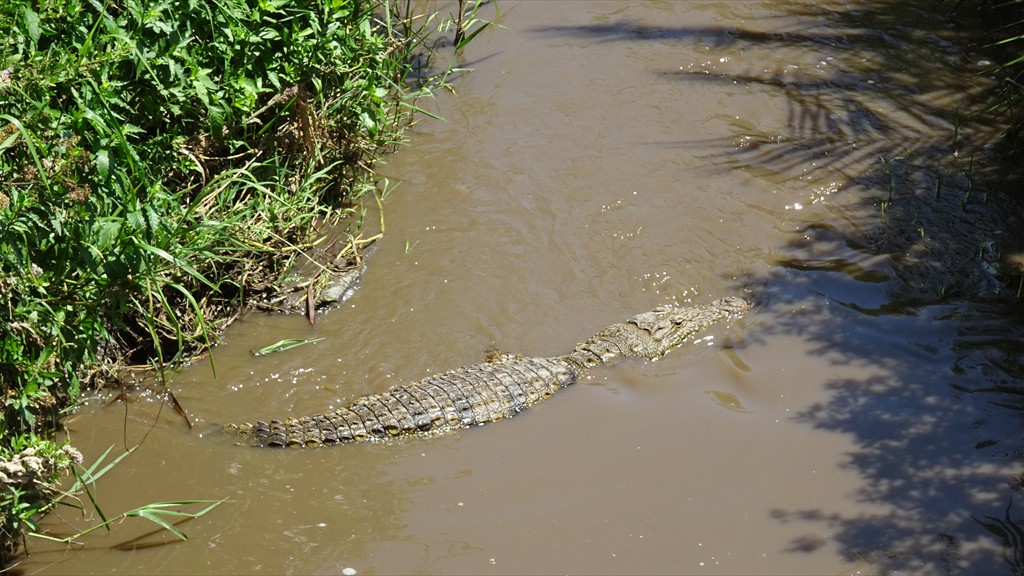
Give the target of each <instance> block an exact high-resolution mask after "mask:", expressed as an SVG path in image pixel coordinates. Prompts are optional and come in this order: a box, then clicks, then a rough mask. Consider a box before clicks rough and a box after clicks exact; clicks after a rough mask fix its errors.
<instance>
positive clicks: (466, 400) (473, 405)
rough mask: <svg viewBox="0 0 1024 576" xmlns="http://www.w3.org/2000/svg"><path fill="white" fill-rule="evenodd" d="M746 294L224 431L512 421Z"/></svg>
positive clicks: (310, 440) (660, 312) (717, 314)
mask: <svg viewBox="0 0 1024 576" xmlns="http://www.w3.org/2000/svg"><path fill="white" fill-rule="evenodd" d="M747 309H748V304H747V302H746V301H744V300H743V299H741V298H734V297H730V298H723V299H721V300H716V301H715V302H713V303H712V304H709V305H703V306H689V307H686V308H676V307H670V306H663V307H659V308H655V309H654V310H652V311H650V312H645V313H643V314H637V315H636V316H634V317H633V318H630V319H629V320H627V321H626V322H621V323H618V324H613V325H611V326H609V327H608V328H605V329H604V330H602V331H600V332H598V333H597V334H596V335H595V336H594V337H593V338H590V339H589V340H587V341H586V342H583V343H582V344H579V345H577V346H576V348H575V350H573V351H572V352H571V353H569V354H567V355H565V356H560V357H557V358H527V357H525V356H519V355H514V354H497V353H495V354H491V355H489V356H488V358H487V361H486V362H484V363H482V364H476V365H473V366H467V367H465V368H459V369H457V370H452V371H449V372H445V373H443V374H437V375H434V376H429V377H427V378H424V379H423V380H420V381H418V382H412V383H410V384H402V385H400V386H395V387H393V388H391V389H390V390H388V391H387V392H383V393H380V394H373V395H370V396H363V397H362V398H358V399H356V400H354V401H353V402H352V403H351V404H349V405H347V406H344V407H342V408H338V409H335V410H331V411H329V412H326V413H324V414H317V415H314V416H304V417H302V418H288V419H285V420H283V421H282V420H271V421H270V422H263V421H260V422H256V423H255V424H242V425H240V426H236V425H233V424H227V425H225V426H224V431H225V432H227V433H229V434H234V435H237V436H238V437H239V438H240V439H241V440H242V442H243V443H248V444H252V445H254V446H272V447H302V446H330V445H334V444H350V443H353V442H372V441H383V440H389V439H393V438H397V437H403V436H415V435H436V434H441V433H444V432H447V431H450V430H456V429H459V428H466V427H468V426H474V425H480V424H486V423H488V422H494V421H495V420H501V419H502V418H510V417H512V416H515V415H516V414H517V413H519V412H520V411H522V410H525V409H526V408H529V407H530V406H532V405H534V404H536V403H537V402H540V401H541V400H544V399H546V398H548V397H550V396H551V395H552V394H554V393H555V392H557V391H558V390H559V389H561V388H564V387H566V386H569V385H570V384H573V383H574V382H576V380H577V379H578V378H579V375H580V374H581V373H582V372H584V371H585V370H587V369H589V368H591V367H594V366H597V365H600V364H610V363H612V362H615V361H616V360H617V359H619V358H621V357H624V356H632V357H640V358H647V359H651V360H653V359H656V358H659V357H661V356H662V355H664V354H665V353H666V352H668V351H669V350H671V349H672V348H674V347H676V346H679V345H680V344H682V343H683V342H685V341H686V340H687V339H689V338H690V337H691V336H693V335H694V334H696V333H698V332H700V331H701V330H703V329H705V328H707V327H708V326H710V325H712V324H714V323H716V322H719V321H721V320H724V319H726V318H730V317H733V316H738V315H740V314H743V313H744V312H746V311H747Z"/></svg>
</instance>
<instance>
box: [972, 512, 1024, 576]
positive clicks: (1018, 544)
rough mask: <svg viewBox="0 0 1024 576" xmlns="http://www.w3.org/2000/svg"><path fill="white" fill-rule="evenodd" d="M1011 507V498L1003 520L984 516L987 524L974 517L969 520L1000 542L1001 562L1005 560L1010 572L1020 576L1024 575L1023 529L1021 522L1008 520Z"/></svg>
mask: <svg viewBox="0 0 1024 576" xmlns="http://www.w3.org/2000/svg"><path fill="white" fill-rule="evenodd" d="M1011 507H1013V499H1012V498H1011V499H1010V503H1009V504H1008V505H1007V506H1006V512H1005V514H1003V518H995V517H993V516H985V517H984V518H986V519H987V520H988V522H984V521H982V520H978V519H977V518H976V517H974V516H972V517H971V518H974V521H975V522H977V523H978V524H980V525H981V526H982V527H983V528H985V530H988V531H989V532H990V533H992V534H993V535H995V536H996V537H997V538H1000V539H1001V540H1002V542H1003V560H1006V563H1007V564H1009V565H1010V572H1011V573H1012V574H1013V575H1014V576H1021V575H1022V574H1024V528H1022V522H1018V521H1015V520H1013V519H1011V518H1010V508H1011Z"/></svg>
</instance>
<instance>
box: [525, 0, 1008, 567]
mask: <svg viewBox="0 0 1024 576" xmlns="http://www.w3.org/2000/svg"><path fill="white" fill-rule="evenodd" d="M716 6H717V4H716ZM728 6H729V9H730V10H731V11H732V12H743V11H744V10H749V11H750V14H748V16H749V18H746V19H745V21H750V22H757V24H755V25H751V26H750V27H749V29H744V28H743V27H741V26H738V25H722V26H713V27H686V26H678V27H671V26H650V25H642V24H637V23H635V22H631V21H628V20H620V21H618V22H617V23H616V22H613V23H602V24H597V25H584V26H572V27H555V26H551V27H544V28H539V29H537V30H536V32H537V33H539V34H545V35H563V36H567V37H578V38H580V39H582V40H586V41H589V42H626V41H629V42H675V41H677V42H679V43H680V44H681V45H682V46H684V47H685V48H686V50H687V53H688V54H689V53H693V51H694V49H695V48H701V49H704V50H706V51H707V52H708V53H713V54H714V55H715V56H721V58H712V59H709V60H708V62H706V63H703V64H695V65H691V66H689V67H685V68H684V69H682V70H679V69H678V67H677V68H676V69H668V68H666V69H665V70H654V71H653V72H654V74H657V75H659V76H661V77H663V78H664V77H669V78H674V79H675V78H677V79H678V80H679V81H681V82H701V83H705V84H708V85H710V86H715V85H722V86H723V87H724V86H733V87H735V86H740V87H741V88H744V89H746V91H747V92H746V93H747V94H750V93H753V94H758V95H763V96H764V97H765V98H771V99H774V100H775V101H777V102H778V101H781V102H782V106H781V109H782V110H784V112H783V116H784V117H782V118H779V119H778V120H779V121H778V122H777V123H776V125H775V126H774V127H763V128H762V127H761V126H758V125H756V124H755V123H753V122H746V123H743V122H742V121H737V122H736V124H734V126H735V129H736V136H735V137H734V138H730V139H729V140H728V141H722V142H717V143H714V142H712V143H709V142H699V143H695V142H688V141H686V140H681V141H680V142H677V143H674V145H677V146H692V147H693V148H694V149H699V150H702V152H700V153H702V154H704V157H705V158H707V159H708V164H710V165H714V166H717V167H719V169H722V170H742V171H745V172H747V173H749V174H750V175H751V176H752V177H754V178H767V179H769V180H770V184H772V185H773V186H774V185H779V184H789V185H790V186H791V187H795V188H797V189H799V185H801V184H802V185H805V186H807V187H808V188H811V187H813V186H814V185H816V184H817V185H820V186H827V183H828V182H841V183H842V184H841V185H840V186H838V187H837V188H836V189H835V190H834V191H833V192H834V193H833V194H829V195H823V196H822V197H821V198H819V199H820V200H822V201H823V202H824V203H828V204H830V206H831V211H830V212H828V215H832V216H834V215H836V214H838V215H839V216H840V217H839V218H834V220H835V221H828V222H816V223H812V224H810V225H806V226H804V227H802V228H801V229H799V230H798V231H796V233H795V235H799V236H801V237H803V238H805V240H804V241H803V243H802V244H800V245H799V246H796V245H795V246H784V247H781V248H779V249H778V251H777V253H778V254H779V256H778V258H777V259H776V260H775V261H774V262H773V264H775V266H774V269H773V271H772V272H771V273H770V274H768V275H767V276H766V277H764V278H749V277H748V278H746V282H747V284H748V285H765V286H766V289H765V294H764V297H763V300H764V301H765V303H764V305H763V307H762V308H761V310H759V311H758V312H757V314H758V316H759V320H758V322H757V323H756V324H754V325H753V326H751V328H750V329H749V333H748V334H747V336H746V337H747V340H748V345H756V344H765V345H767V344H768V343H769V342H770V340H771V339H772V338H773V337H775V336H781V335H785V336H799V337H801V338H802V339H804V340H805V341H806V342H811V343H813V344H812V345H813V346H814V350H813V351H812V352H811V353H812V354H814V355H816V356H821V357H823V358H825V359H826V360H827V361H828V362H830V363H832V364H834V365H836V366H837V367H838V366H852V367H855V368H857V371H856V373H857V374H865V375H864V376H852V377H851V376H843V377H836V378H834V379H833V380H831V381H829V382H826V383H825V387H826V389H827V390H828V392H829V394H828V399H827V400H825V401H822V402H819V403H816V404H813V405H811V406H809V407H807V408H806V409H804V410H803V411H802V412H800V413H799V414H798V415H797V416H796V420H797V421H798V422H801V423H804V424H806V425H808V426H811V427H813V428H815V429H819V430H825V431H829V432H834V433H838V434H843V435H845V436H847V437H849V438H850V439H851V441H852V443H853V445H854V448H853V449H852V450H851V451H850V452H848V453H847V454H844V455H841V456H839V460H840V466H842V467H843V468H844V469H846V470H849V471H851V472H854V473H856V474H857V475H858V476H859V478H860V479H861V483H860V487H859V488H858V490H857V491H856V492H855V493H854V494H851V495H850V499H851V500H852V501H854V502H856V503H857V506H856V507H854V510H853V511H848V510H844V508H843V504H842V503H836V504H835V506H834V507H833V509H829V507H828V506H827V505H822V506H818V507H808V508H806V509H799V510H784V509H777V510H773V511H772V515H773V517H774V518H775V519H776V520H777V521H778V522H782V523H786V522H801V523H804V524H807V525H809V526H816V527H817V528H818V533H816V534H814V535H807V536H803V537H800V538H797V539H794V540H793V541H792V542H791V545H790V546H789V548H788V549H787V551H789V552H791V553H808V552H813V551H815V550H818V549H819V548H820V547H822V546H823V545H824V544H825V543H826V539H827V540H832V541H834V542H836V543H837V544H838V546H839V548H840V550H841V551H842V553H843V554H844V556H845V557H846V558H847V559H849V560H851V561H858V560H859V561H861V562H863V563H865V564H866V565H867V567H866V568H865V571H868V572H880V573H893V572H901V573H927V574H936V573H937V574H988V573H1007V572H1009V573H1014V574H1024V506H1022V505H1021V502H1022V501H1024V493H1022V488H1024V476H1022V475H1021V470H1022V469H1024V466H1022V464H1021V461H1022V460H1024V360H1022V358H1024V329H1022V326H1024V322H1022V317H1021V311H1020V308H1019V304H1018V303H1017V302H1016V301H1015V297H1016V291H1017V286H1018V284H1017V283H1019V282H1021V274H1020V269H1019V268H1018V266H1019V264H1020V262H1019V261H1018V260H1017V259H1015V257H1014V256H1013V254H1014V253H1015V252H1018V251H1019V249H1020V247H1021V246H1022V243H1021V238H1020V236H1021V235H1020V233H1019V230H1021V229H1022V228H1021V226H1020V225H1019V224H1020V222H1019V218H1018V217H1017V214H1018V213H1020V210H1018V209H1017V207H1016V205H1015V204H1014V202H1015V201H1016V199H1014V198H1012V197H1010V195H1009V194H1008V193H1007V191H1012V190H1014V189H1015V188H1016V182H1020V181H1021V180H1020V178H1019V174H1014V173H1013V171H1011V170H1008V169H1007V164H1006V163H1001V162H999V161H998V160H999V158H998V155H997V154H996V147H992V146H990V147H988V148H986V147H985V146H984V145H985V144H990V143H993V142H997V141H998V136H997V133H998V128H989V127H987V126H985V125H983V124H982V123H981V120H982V119H983V118H984V117H983V115H981V114H978V113H976V112H974V111H975V110H978V109H980V107H981V102H983V100H984V98H986V97H987V95H988V94H989V93H990V91H991V89H992V88H993V87H994V85H995V83H994V82H993V81H991V80H987V79H984V78H981V77H972V76H971V75H970V71H971V70H976V68H972V66H975V64H976V63H977V62H978V61H979V59H981V57H980V56H978V55H979V54H983V52H981V51H980V49H978V48H977V46H978V42H976V41H975V40H974V39H972V38H971V37H970V35H969V34H968V33H966V32H964V31H961V30H959V29H957V28H956V27H954V26H952V25H951V24H950V23H949V22H947V21H945V20H943V19H942V18H941V15H939V14H936V13H935V12H934V11H933V10H932V7H933V4H932V3H930V2H918V3H915V2H906V1H897V0H878V1H875V2H867V3H861V4H857V5H848V4H842V5H840V4H838V3H835V4H828V3H826V4H825V5H820V4H815V3H810V2H794V3H788V4H786V5H785V6H782V5H779V7H778V10H779V11H781V12H784V14H783V15H782V18H780V19H779V20H778V21H766V20H761V21H758V20H757V17H756V16H757V14H755V13H756V12H757V11H759V10H764V5H762V4H761V3H749V4H740V3H730V4H728ZM802 22H808V24H806V25H805V24H802ZM755 28H760V29H755ZM761 56H763V58H760V57H761ZM766 63H767V64H766ZM772 63H774V64H772ZM965 71H967V72H966V73H965ZM779 126H781V128H779ZM811 166H813V168H810V169H809V167H811ZM808 170H810V171H811V172H812V174H811V176H808V175H807V173H808ZM825 196H827V197H825ZM879 256H882V257H883V258H882V259H879V258H878V257H879ZM854 259H859V260H861V261H863V262H874V263H875V264H874V265H873V267H872V266H861V267H859V268H858V267H855V266H851V262H852V260H854ZM879 275H880V276H881V277H882V278H881V279H879ZM729 277H730V278H731V277H733V274H732V273H730V275H729ZM880 287H881V288H880ZM880 292H884V294H882V295H881V296H879V295H878V294H879V293H880ZM797 309H799V310H800V311H801V313H800V314H794V313H791V312H792V311H793V310H797Z"/></svg>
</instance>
